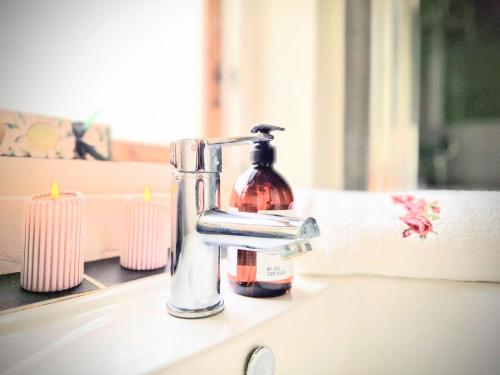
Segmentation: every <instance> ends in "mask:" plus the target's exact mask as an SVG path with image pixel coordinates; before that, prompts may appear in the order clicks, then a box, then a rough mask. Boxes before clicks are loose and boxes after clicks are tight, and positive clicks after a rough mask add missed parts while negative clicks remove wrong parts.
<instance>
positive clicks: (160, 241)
mask: <svg viewBox="0 0 500 375" xmlns="http://www.w3.org/2000/svg"><path fill="white" fill-rule="evenodd" d="M168 232H169V228H168V222H167V205H166V204H165V203H162V202H157V201H151V200H145V199H142V198H131V199H128V200H127V202H126V217H125V241H124V245H123V248H122V252H121V256H120V264H121V265H122V267H125V268H129V269H132V270H154V269H157V268H161V267H164V266H165V264H167V251H168V239H169V233H168Z"/></svg>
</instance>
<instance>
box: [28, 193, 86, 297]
mask: <svg viewBox="0 0 500 375" xmlns="http://www.w3.org/2000/svg"><path fill="white" fill-rule="evenodd" d="M85 225H86V202H85V198H84V196H83V195H82V194H81V193H61V194H60V195H59V196H58V198H57V199H53V198H51V195H50V194H39V195H34V196H33V197H31V199H30V200H29V201H28V202H27V204H26V208H25V230H24V257H23V264H22V266H21V287H23V288H24V289H26V290H29V291H33V292H53V291H59V290H64V289H69V288H72V287H74V286H77V285H78V284H80V283H81V282H82V281H83V258H84V246H85Z"/></svg>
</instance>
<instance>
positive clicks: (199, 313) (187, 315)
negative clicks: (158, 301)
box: [167, 298, 224, 319]
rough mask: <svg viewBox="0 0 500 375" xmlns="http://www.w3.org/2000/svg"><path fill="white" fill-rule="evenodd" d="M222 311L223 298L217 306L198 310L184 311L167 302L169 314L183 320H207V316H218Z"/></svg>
mask: <svg viewBox="0 0 500 375" xmlns="http://www.w3.org/2000/svg"><path fill="white" fill-rule="evenodd" d="M222 310H224V300H223V299H222V298H221V299H220V301H219V302H217V303H216V304H215V305H212V306H210V307H207V308H205V309H196V310H191V309H183V308H181V307H176V306H174V305H172V304H171V303H170V301H169V302H167V311H168V313H169V314H170V315H172V316H175V317H177V318H183V319H198V318H206V317H207V316H212V315H215V314H218V313H220V312H221V311H222Z"/></svg>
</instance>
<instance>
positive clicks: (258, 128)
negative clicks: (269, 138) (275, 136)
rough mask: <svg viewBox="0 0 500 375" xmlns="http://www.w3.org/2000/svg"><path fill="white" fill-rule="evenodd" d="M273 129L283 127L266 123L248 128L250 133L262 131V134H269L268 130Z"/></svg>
mask: <svg viewBox="0 0 500 375" xmlns="http://www.w3.org/2000/svg"><path fill="white" fill-rule="evenodd" d="M275 130H280V131H284V130H285V128H281V127H279V126H274V125H267V124H260V125H256V126H254V127H253V128H252V130H250V131H251V132H252V133H262V134H269V133H270V132H273V131H275Z"/></svg>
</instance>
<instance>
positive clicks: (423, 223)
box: [392, 195, 441, 238]
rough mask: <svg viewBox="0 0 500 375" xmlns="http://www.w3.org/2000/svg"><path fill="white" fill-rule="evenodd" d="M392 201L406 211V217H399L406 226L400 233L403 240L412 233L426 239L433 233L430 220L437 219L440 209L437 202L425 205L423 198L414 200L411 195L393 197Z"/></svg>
mask: <svg viewBox="0 0 500 375" xmlns="http://www.w3.org/2000/svg"><path fill="white" fill-rule="evenodd" d="M392 201H393V203H395V204H400V205H402V206H403V207H404V208H405V209H406V215H404V216H402V217H400V219H401V220H402V221H403V223H405V224H406V226H407V227H406V229H405V230H404V231H403V233H402V236H403V238H406V237H409V236H410V235H411V234H412V233H415V234H418V235H419V236H420V237H421V238H427V235H428V234H429V233H431V232H432V233H435V232H434V231H433V226H432V221H431V220H438V219H439V216H438V215H439V213H440V212H441V208H440V207H439V204H438V202H436V201H433V202H430V203H427V202H426V201H425V199H424V198H420V199H416V198H415V197H414V196H412V195H394V196H392Z"/></svg>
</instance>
